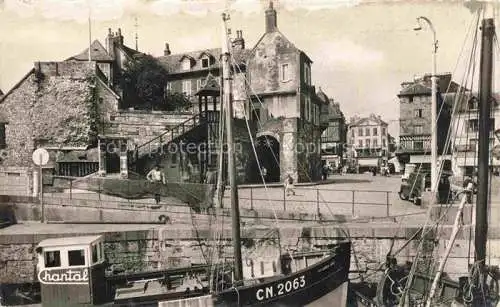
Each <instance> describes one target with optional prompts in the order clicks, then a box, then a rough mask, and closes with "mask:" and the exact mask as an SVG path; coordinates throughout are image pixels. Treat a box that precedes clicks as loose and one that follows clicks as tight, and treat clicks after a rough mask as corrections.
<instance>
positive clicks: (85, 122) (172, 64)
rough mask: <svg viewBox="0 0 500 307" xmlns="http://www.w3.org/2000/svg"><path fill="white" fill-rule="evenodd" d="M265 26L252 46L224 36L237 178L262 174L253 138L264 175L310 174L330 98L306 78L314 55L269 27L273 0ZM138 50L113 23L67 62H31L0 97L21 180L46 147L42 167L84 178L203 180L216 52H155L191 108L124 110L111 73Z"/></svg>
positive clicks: (213, 123) (215, 98)
mask: <svg viewBox="0 0 500 307" xmlns="http://www.w3.org/2000/svg"><path fill="white" fill-rule="evenodd" d="M265 23H266V31H265V33H264V34H263V35H262V37H261V38H260V39H259V41H258V42H257V44H256V45H255V46H254V47H253V48H251V49H247V48H246V46H245V40H244V38H243V33H242V32H241V31H236V37H235V38H234V39H233V40H232V45H233V46H232V47H233V48H232V52H231V55H232V57H231V64H232V70H233V72H234V76H233V79H234V80H233V91H232V96H233V99H234V109H235V112H234V116H235V118H236V124H235V126H236V132H235V134H236V135H235V136H236V142H237V144H238V145H240V146H241V150H240V151H239V154H237V157H236V159H237V168H238V180H239V182H251V181H258V180H259V179H260V176H259V170H258V168H257V160H256V159H255V157H254V155H253V152H254V151H253V149H252V148H251V146H252V144H251V138H250V136H252V137H253V140H254V141H255V144H254V145H255V147H256V148H255V149H256V150H255V151H256V152H257V156H258V159H259V162H260V165H261V166H264V167H266V168H267V169H268V180H269V181H280V180H283V178H284V177H285V176H286V174H291V175H292V176H293V177H294V178H295V180H296V181H310V180H315V179H318V178H320V169H321V158H320V150H319V149H320V135H321V133H322V131H323V130H324V129H325V128H326V125H325V123H326V122H325V121H324V120H323V119H324V118H326V117H325V116H324V115H325V114H324V113H323V112H328V110H329V108H325V106H327V105H328V101H326V100H324V99H323V100H322V99H321V97H319V96H318V95H316V90H315V87H314V86H313V85H312V83H311V64H312V61H311V59H310V58H309V57H308V56H307V55H306V54H305V53H304V52H303V51H301V50H300V49H298V48H297V47H295V46H294V45H293V43H291V42H290V41H289V40H288V39H287V38H286V37H285V36H284V35H283V34H282V33H281V32H280V31H279V30H278V26H277V12H276V10H275V9H274V8H273V5H272V2H271V4H270V7H269V8H268V9H267V10H266V12H265ZM142 55H144V54H143V53H141V52H139V51H138V50H134V49H132V48H129V47H127V46H126V45H125V44H124V40H123V35H122V33H121V30H120V29H118V31H117V32H115V33H113V32H112V31H111V29H110V30H109V32H108V34H107V37H106V40H105V44H104V45H103V44H101V43H100V42H99V41H98V40H95V41H93V42H92V43H91V44H90V46H89V48H87V49H85V50H83V51H82V52H80V53H79V54H76V55H74V56H72V57H70V58H68V59H67V60H65V61H62V62H41V63H36V64H35V68H33V69H32V70H31V71H30V72H29V73H28V74H27V75H26V76H25V77H24V78H22V79H21V80H20V81H19V82H18V84H16V85H15V86H14V87H13V88H12V89H11V90H10V91H9V92H7V93H6V94H5V96H4V97H3V98H0V114H4V118H5V119H4V120H2V123H0V128H2V129H3V130H4V134H5V138H4V139H5V142H4V143H5V146H4V147H5V149H4V151H5V152H6V154H5V155H4V156H5V157H2V162H1V167H2V169H3V170H6V169H7V168H9V167H10V168H12V167H18V168H19V167H20V168H21V169H23V170H24V171H26V176H25V177H26V178H27V179H26V180H27V181H30V180H31V179H29V178H32V176H31V175H30V174H29V171H30V170H31V167H32V162H31V154H32V152H33V150H35V149H36V148H38V147H44V148H47V149H48V150H49V151H50V155H51V158H50V162H49V165H47V166H46V168H47V171H46V172H47V173H49V174H55V175H63V176H71V177H81V176H85V175H88V174H91V173H94V172H96V171H97V170H99V172H98V173H99V175H101V176H105V175H107V174H110V173H111V174H112V173H116V174H120V175H121V176H122V177H123V178H127V177H128V176H129V174H130V171H133V172H138V173H139V174H140V175H144V174H145V173H146V172H147V171H148V170H149V169H150V168H151V167H152V166H153V165H154V164H156V163H160V164H162V165H163V166H164V170H165V172H166V173H167V176H168V177H169V180H170V181H192V182H199V181H200V180H202V178H203V175H204V172H205V171H206V170H207V168H208V167H210V166H215V165H216V163H217V161H218V159H217V154H216V153H217V152H219V151H220V150H219V149H218V148H217V147H212V148H210V149H208V150H199V147H200V146H201V145H203V144H205V145H206V144H216V143H217V140H218V138H217V134H218V131H219V123H218V120H219V113H218V112H219V111H220V94H221V89H220V77H219V76H220V75H221V71H220V66H221V65H220V61H221V58H220V57H221V49H220V48H212V49H204V50H199V51H192V52H184V53H179V54H172V52H171V51H170V46H169V45H168V44H166V45H165V51H164V55H163V56H160V57H157V58H156V59H157V60H158V62H159V63H160V64H161V65H163V66H164V67H165V68H166V70H167V73H168V80H169V82H168V84H167V90H168V91H172V92H177V93H179V92H181V93H186V95H188V96H189V97H190V99H191V101H192V103H193V107H192V108H191V109H190V110H189V111H186V112H160V111H138V110H130V109H128V108H127V109H124V108H123V107H122V101H123V98H124V97H123V91H122V90H121V88H120V75H121V73H122V72H123V70H124V69H125V67H126V66H125V63H126V62H127V61H130V60H133V59H134V58H136V57H140V56H142ZM54 110H61V111H60V112H54ZM35 111H36V112H35ZM54 113H57V114H55V116H52V115H53V114H54ZM246 120H248V121H249V122H248V125H247V122H246ZM14 127H15V128H14ZM248 130H249V131H250V134H249V132H248ZM1 131H2V130H1V129H0V132H1ZM0 136H1V135H0ZM182 144H184V145H185V144H195V145H196V148H198V149H197V152H195V153H186V152H184V151H182V150H181V151H179V150H177V151H176V152H170V150H169V148H172V146H173V145H175V146H177V147H176V148H178V149H179V148H181V146H182ZM175 146H174V147H175ZM110 148H111V150H110ZM202 151H203V152H202ZM237 152H238V151H237Z"/></svg>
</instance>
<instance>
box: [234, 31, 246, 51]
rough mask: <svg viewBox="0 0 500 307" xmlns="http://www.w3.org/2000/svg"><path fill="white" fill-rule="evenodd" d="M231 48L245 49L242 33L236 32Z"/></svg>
mask: <svg viewBox="0 0 500 307" xmlns="http://www.w3.org/2000/svg"><path fill="white" fill-rule="evenodd" d="M233 48H236V49H245V40H244V39H243V31H241V30H237V31H236V38H235V39H234V40H233Z"/></svg>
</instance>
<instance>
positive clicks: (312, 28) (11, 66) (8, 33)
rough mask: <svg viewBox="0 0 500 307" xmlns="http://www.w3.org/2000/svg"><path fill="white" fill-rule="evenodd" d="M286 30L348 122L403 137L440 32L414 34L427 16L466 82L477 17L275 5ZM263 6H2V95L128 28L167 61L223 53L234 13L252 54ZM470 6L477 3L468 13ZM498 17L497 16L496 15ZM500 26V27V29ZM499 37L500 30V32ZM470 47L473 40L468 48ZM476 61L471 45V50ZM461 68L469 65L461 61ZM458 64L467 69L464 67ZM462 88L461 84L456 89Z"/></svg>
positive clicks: (28, 2) (443, 59)
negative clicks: (227, 14)
mask: <svg viewBox="0 0 500 307" xmlns="http://www.w3.org/2000/svg"><path fill="white" fill-rule="evenodd" d="M274 2H275V7H276V9H277V11H278V28H279V30H280V31H281V32H282V33H283V34H285V35H286V36H287V37H288V38H289V39H290V40H291V41H292V42H293V43H294V44H295V45H296V46H297V47H298V48H299V49H302V50H303V51H305V52H306V53H307V54H308V55H309V57H310V58H311V59H312V60H313V62H314V63H313V67H312V78H313V82H314V84H315V85H316V86H317V87H318V86H319V87H321V88H322V89H323V91H324V92H325V93H326V94H327V95H328V96H329V97H333V98H334V99H335V100H336V101H338V102H340V105H341V108H342V110H343V111H344V113H345V114H346V116H347V118H349V117H350V116H353V115H354V114H358V115H360V116H364V115H369V114H370V113H372V112H373V113H376V114H378V115H381V116H382V117H383V118H384V119H385V120H386V121H388V122H389V123H390V124H391V125H390V131H391V133H392V134H394V135H398V131H397V126H398V123H397V121H396V120H397V118H398V116H399V106H398V100H397V97H396V95H397V94H398V91H399V89H400V87H401V85H400V84H401V82H404V81H409V80H412V79H413V77H414V75H416V74H422V73H425V72H430V70H431V67H432V66H431V50H432V34H431V33H432V32H431V31H430V30H429V29H428V28H426V27H425V26H424V31H420V32H415V31H413V28H414V27H415V25H416V17H418V16H426V17H428V18H429V19H430V20H431V21H432V23H433V24H434V27H435V29H436V32H437V39H438V40H439V50H438V57H437V61H438V71H439V72H455V79H461V78H462V72H461V71H463V69H462V70H461V68H460V65H462V66H463V65H464V64H463V63H464V62H465V56H464V55H462V56H461V57H460V52H461V50H462V45H463V44H464V40H465V38H466V36H467V35H466V34H467V33H468V31H469V30H468V29H469V27H470V25H471V24H473V23H474V14H473V12H472V10H471V9H469V8H468V7H466V5H465V4H464V2H462V1H440V2H434V1H425V2H424V1H404V0H400V1H369V2H368V1H361V0H359V1H354V0H352V1H344V0H286V1H285V0H282V1H274ZM268 3H269V1H258V0H232V1H230V0H226V1H225V0H211V1H210V0H209V1H202V0H198V1H197V0H0V89H2V90H3V91H4V92H6V91H8V90H9V89H10V88H11V87H12V86H13V85H14V84H15V83H16V82H18V81H19V79H20V78H22V76H23V75H24V74H26V72H27V71H28V70H29V69H31V68H32V67H33V62H34V61H59V60H64V59H65V58H67V57H70V56H72V55H75V54H77V53H79V52H81V51H82V50H83V49H85V48H86V47H87V46H88V42H89V26H88V12H89V9H88V7H89V6H90V8H91V9H90V11H91V20H92V21H91V29H92V30H91V33H92V34H91V36H92V40H93V39H99V40H100V41H101V42H102V43H103V45H104V38H105V36H106V34H107V29H108V28H110V27H111V28H112V29H113V31H116V30H117V28H118V27H121V29H122V34H123V35H124V39H125V44H126V45H128V46H130V47H132V48H135V38H134V37H135V34H136V27H135V26H134V24H135V18H137V22H138V28H137V32H138V35H139V50H140V51H142V52H146V53H150V54H152V55H162V54H163V49H164V45H165V43H166V42H168V43H169V44H170V49H171V50H172V52H173V53H181V52H183V51H191V50H199V49H204V48H214V47H219V46H220V37H221V35H220V31H221V25H220V24H221V12H222V10H223V9H224V8H226V7H230V8H231V21H230V27H231V28H232V30H233V33H235V32H236V30H243V37H244V38H245V40H246V46H247V48H251V47H253V46H254V44H255V43H256V42H257V40H258V39H259V38H260V36H261V35H262V34H263V32H264V26H265V23H264V10H265V8H266V7H267V6H268ZM468 6H469V7H470V3H469V5H468ZM491 12H492V13H491V14H492V15H494V14H495V12H494V11H493V10H491ZM498 23H499V22H498V21H497V24H498ZM497 30H498V27H497ZM468 44H469V45H470V39H469V43H468ZM465 46H466V48H465V49H466V50H465V52H466V53H467V50H468V49H467V48H469V49H470V47H467V46H468V45H467V44H465ZM459 59H460V60H459ZM457 62H459V63H462V64H459V65H458V66H457ZM457 81H460V80H457Z"/></svg>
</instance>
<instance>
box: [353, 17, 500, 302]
mask: <svg viewBox="0 0 500 307" xmlns="http://www.w3.org/2000/svg"><path fill="white" fill-rule="evenodd" d="M481 13H484V12H482V9H479V10H477V11H476V18H477V22H476V23H475V26H476V31H479V30H481V32H482V33H481V53H480V79H479V91H478V92H479V93H478V96H479V98H478V100H479V108H478V109H479V112H478V117H477V118H478V122H479V129H478V141H479V142H478V149H479V150H478V152H477V159H475V161H477V170H478V173H477V198H476V202H475V223H474V224H473V225H470V226H472V227H473V228H474V240H473V241H474V243H473V245H474V261H473V262H472V263H470V262H469V265H468V268H465V269H466V270H468V271H469V274H468V275H467V276H462V277H459V278H458V281H457V280H454V279H452V278H450V276H449V275H448V274H446V272H445V267H446V264H447V260H448V258H449V256H450V253H451V251H452V249H453V247H454V246H455V245H456V244H455V242H456V240H457V236H458V234H459V232H460V231H464V230H465V229H466V228H464V227H463V226H464V221H463V219H464V214H465V213H466V211H465V210H464V208H465V205H466V203H467V202H468V200H470V199H471V198H473V194H474V191H475V189H476V187H475V186H474V184H471V183H469V185H468V186H466V187H465V188H464V189H462V191H460V192H458V195H456V196H452V197H451V198H455V199H451V198H449V199H448V202H447V203H445V204H442V205H436V204H433V206H430V208H429V215H428V217H429V218H428V221H432V222H430V223H426V225H424V226H423V227H422V228H421V229H420V230H419V231H418V232H417V233H415V235H414V236H413V237H412V238H411V239H410V240H409V241H408V242H407V243H406V244H404V246H403V247H402V248H400V249H399V250H398V251H396V252H392V248H391V250H390V251H389V252H388V253H387V258H386V261H385V263H383V264H381V265H380V267H379V271H381V272H383V273H382V277H381V279H380V281H379V283H378V284H376V285H369V284H367V283H358V284H354V285H352V286H351V292H350V302H351V304H352V305H353V306H370V307H371V306H426V307H430V306H497V304H498V302H499V298H500V297H499V284H498V280H499V279H500V274H499V270H498V267H497V266H490V265H487V261H486V260H487V257H486V254H487V249H486V247H487V240H488V211H491V210H490V204H491V197H490V196H491V195H490V193H491V192H490V185H491V183H492V182H491V179H490V176H491V175H492V172H493V169H492V168H491V165H490V160H491V158H492V156H494V157H495V158H498V157H499V155H498V153H495V152H498V150H495V149H493V150H492V149H491V148H489V144H490V134H491V132H492V131H493V130H494V129H491V128H492V127H490V125H491V120H490V119H491V116H490V111H491V109H492V103H493V102H492V101H493V99H492V97H493V95H492V85H493V83H492V71H493V42H494V38H495V24H494V19H492V18H487V19H483V20H482V24H481V26H480V27H479V20H480V16H481ZM476 33H478V32H476ZM476 37H477V36H474V44H475V43H476V42H477V40H476ZM474 50H475V48H473V49H472V53H473V52H474ZM470 59H471V63H472V62H474V60H475V56H474V54H472V55H471V57H470ZM469 64H470V63H469ZM470 65H471V64H470ZM461 88H462V89H464V92H465V88H466V87H461ZM471 92H472V91H469V94H470V93H471ZM470 96H471V95H465V96H463V97H459V98H458V99H455V101H454V111H455V110H457V107H460V106H462V105H463V104H464V103H465V104H467V103H468V102H469V101H471V100H470V98H471V97H470ZM468 108H469V107H468ZM476 112H477V111H476ZM454 115H455V113H454ZM450 132H451V137H449V142H450V144H451V143H452V142H453V141H454V140H455V137H454V135H453V132H455V131H451V129H450ZM497 132H498V131H497ZM440 172H442V166H441V169H440ZM438 176H439V175H438ZM438 178H439V177H438ZM431 199H432V198H431ZM453 200H456V201H459V204H458V206H456V209H457V213H456V216H455V217H454V219H453V218H452V219H450V220H452V221H453V228H452V230H451V234H450V237H449V238H446V246H445V248H444V251H443V252H442V253H441V254H440V255H439V259H433V257H432V253H431V254H426V251H424V249H423V248H422V246H423V244H424V243H425V242H435V241H436V240H438V239H443V238H439V232H438V231H435V230H436V229H437V230H439V228H438V226H439V225H438V224H439V222H440V221H441V220H442V219H444V218H447V214H448V215H449V210H448V209H449V208H450V207H451V206H452V203H453ZM439 206H441V207H439ZM436 207H439V208H440V209H441V210H440V213H439V214H438V216H434V217H431V212H432V210H433V208H436ZM471 218H472V214H471ZM471 230H472V229H471ZM467 232H469V231H467ZM435 233H438V235H437V236H438V238H436V235H435ZM470 233H471V237H470V238H469V241H472V231H471V232H470ZM412 240H415V241H417V243H418V244H419V248H418V250H417V254H416V256H415V258H414V261H413V263H411V262H409V263H406V264H405V265H398V264H397V263H396V256H397V254H398V253H399V252H400V251H401V250H402V249H403V248H404V247H405V246H407V245H408V243H409V242H410V241H412ZM470 243H472V242H470ZM431 244H432V245H434V244H435V243H431ZM469 256H470V251H469ZM422 268H423V269H422Z"/></svg>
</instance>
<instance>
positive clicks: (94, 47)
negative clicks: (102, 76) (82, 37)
mask: <svg viewBox="0 0 500 307" xmlns="http://www.w3.org/2000/svg"><path fill="white" fill-rule="evenodd" d="M90 58H91V60H92V61H100V62H101V61H102V62H104V61H105V62H109V61H113V58H112V57H111V56H110V55H109V54H108V52H107V51H106V49H105V48H104V47H103V46H102V44H101V43H100V42H99V41H98V40H97V39H96V40H95V41H93V42H92V44H90ZM68 60H78V61H88V60H89V48H85V50H84V51H82V52H81V53H79V54H77V55H75V56H72V57H70V58H68V59H67V60H66V61H68Z"/></svg>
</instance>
